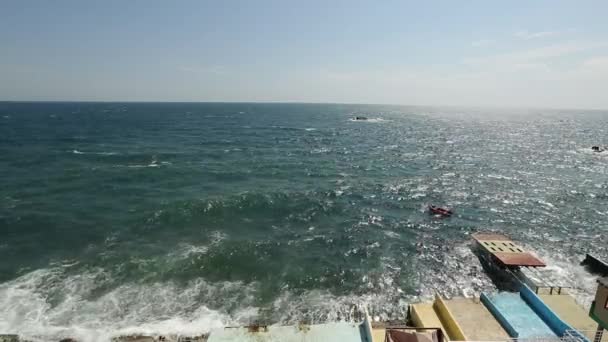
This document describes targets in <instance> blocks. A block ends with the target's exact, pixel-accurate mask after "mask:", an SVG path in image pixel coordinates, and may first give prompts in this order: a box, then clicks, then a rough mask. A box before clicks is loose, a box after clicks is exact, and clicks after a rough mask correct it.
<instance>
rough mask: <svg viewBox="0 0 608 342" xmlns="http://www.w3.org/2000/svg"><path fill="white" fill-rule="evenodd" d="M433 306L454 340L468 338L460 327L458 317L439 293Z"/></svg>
mask: <svg viewBox="0 0 608 342" xmlns="http://www.w3.org/2000/svg"><path fill="white" fill-rule="evenodd" d="M433 308H434V309H435V312H437V316H439V319H440V320H441V323H443V326H444V328H445V329H446V330H447V331H446V332H447V333H448V335H450V337H451V338H452V339H453V340H455V341H466V340H467V338H466V337H465V336H464V333H463V332H462V328H461V327H460V325H459V324H458V322H456V319H454V315H452V312H450V309H448V306H447V305H446V304H445V302H444V301H443V299H441V297H439V296H438V295H437V296H435V303H433Z"/></svg>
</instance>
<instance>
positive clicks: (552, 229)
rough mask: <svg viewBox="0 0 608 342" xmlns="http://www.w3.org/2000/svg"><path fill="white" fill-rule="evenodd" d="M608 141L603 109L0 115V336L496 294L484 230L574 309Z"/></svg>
mask: <svg viewBox="0 0 608 342" xmlns="http://www.w3.org/2000/svg"><path fill="white" fill-rule="evenodd" d="M356 115H359V116H366V117H368V118H370V120H368V121H353V120H352V118H353V117H354V116H356ZM607 137H608V112H600V111H549V110H526V111H524V110H492V109H454V108H452V109H450V108H430V107H428V108H427V107H398V106H364V105H325V104H220V103H216V104H198V103H0V233H1V235H2V238H1V240H0V331H3V332H17V333H24V334H26V335H29V336H49V335H53V336H55V335H57V336H59V335H70V334H71V335H77V336H84V337H82V338H85V339H90V338H91V336H106V335H107V334H111V333H114V332H117V331H122V332H125V331H126V332H128V331H161V330H162V331H167V330H170V331H180V332H188V331H192V332H199V331H206V330H208V329H210V328H212V327H215V326H220V325H234V324H247V323H251V322H253V321H262V322H270V323H276V322H279V323H291V322H297V321H307V322H324V321H336V320H348V319H351V318H352V314H353V312H355V308H356V307H360V306H362V305H367V306H368V307H369V308H370V311H371V312H372V315H373V316H375V317H376V318H377V319H397V318H401V317H403V315H404V313H405V311H406V304H407V303H409V302H412V301H418V300H420V299H421V298H427V297H429V296H430V295H431V294H432V293H433V291H434V290H438V291H440V292H441V293H444V294H446V295H448V296H449V295H462V294H465V295H473V294H475V293H478V292H480V291H482V290H483V291H492V289H493V285H492V284H491V282H490V281H489V279H488V278H487V276H485V275H484V274H483V272H482V271H481V267H480V266H479V262H478V261H477V259H476V257H475V256H474V255H473V254H472V252H471V251H470V247H469V240H470V239H469V234H470V233H471V232H475V231H478V230H494V231H503V232H506V233H507V234H509V235H511V236H512V237H514V238H515V239H517V240H518V241H520V242H521V243H523V244H524V245H525V246H526V247H528V248H530V249H533V250H534V251H536V252H537V253H538V254H539V255H540V256H541V257H543V258H545V259H546V261H547V263H549V264H550V265H551V267H550V270H549V271H551V272H550V273H551V277H554V279H555V280H556V281H559V282H560V284H567V285H570V286H573V287H574V292H575V294H577V296H578V298H580V299H581V301H583V302H584V301H585V300H586V298H587V297H588V295H589V294H590V293H591V292H592V291H593V287H594V286H595V283H593V281H592V280H590V279H592V278H590V277H589V275H588V274H586V273H585V272H584V270H583V269H582V268H581V267H580V266H578V262H579V259H580V258H582V256H583V254H584V253H586V252H589V251H592V252H594V253H596V254H598V255H600V256H603V257H606V256H608V248H607V243H606V242H607V241H608V240H607V239H606V235H605V234H606V229H607V227H608V226H607V224H606V218H607V217H608V152H604V153H593V152H591V150H590V146H591V145H595V144H599V145H608V138H607ZM429 203H433V204H438V205H446V206H450V207H452V208H454V210H455V215H454V217H452V218H449V219H444V220H441V219H436V218H433V217H431V216H429V215H428V214H427V213H426V212H425V207H426V206H427V205H428V204H429Z"/></svg>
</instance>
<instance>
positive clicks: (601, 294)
mask: <svg viewBox="0 0 608 342" xmlns="http://www.w3.org/2000/svg"><path fill="white" fill-rule="evenodd" d="M597 283H598V285H597V291H596V293H595V300H594V301H593V303H592V304H591V310H589V316H590V317H591V318H593V320H594V321H596V322H597V331H596V333H595V339H594V340H595V341H600V340H601V339H602V335H603V333H604V330H608V278H600V279H598V281H597Z"/></svg>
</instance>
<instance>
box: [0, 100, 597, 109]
mask: <svg viewBox="0 0 608 342" xmlns="http://www.w3.org/2000/svg"><path fill="white" fill-rule="evenodd" d="M0 103H159V104H160V103H192V104H194V103H199V104H307V105H313V104H314V105H359V106H391V107H435V108H463V109H464V108H466V109H514V110H572V111H574V110H588V111H608V108H574V107H542V106H521V105H451V104H441V105H428V104H423V105H420V104H396V103H358V102H303V101H196V100H187V101H178V100H0Z"/></svg>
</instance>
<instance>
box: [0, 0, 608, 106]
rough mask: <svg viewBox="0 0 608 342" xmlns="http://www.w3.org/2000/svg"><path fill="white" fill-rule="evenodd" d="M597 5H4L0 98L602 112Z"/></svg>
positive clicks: (607, 44)
mask: <svg viewBox="0 0 608 342" xmlns="http://www.w3.org/2000/svg"><path fill="white" fill-rule="evenodd" d="M607 12H608V3H606V2H602V1H583V2H568V1H535V2H529V1H511V2H506V3H497V2H486V1H468V2H452V1H432V2H418V1H386V2H382V3H377V2H372V1H356V2H353V1H333V2H330V3H325V2H323V1H309V2H305V3H299V2H283V1H257V2H248V1H226V2H211V1H180V2H177V3H172V2H163V1H130V2H122V1H104V2H89V1H67V0H61V1H53V2H45V1H4V2H2V3H0V50H1V53H0V78H1V79H2V80H3V82H0V100H28V101H48V100H50V101H62V100H71V101H239V102H249V101H255V102H265V101H273V102H275V101H279V102H283V101H285V102H290V101H296V102H340V103H390V104H405V105H440V106H441V105H456V106H520V107H551V108H608V97H606V96H604V92H603V89H604V87H603V86H604V85H605V84H606V83H607V81H608V37H607V35H606V33H607V30H608V28H607V27H606V24H605V20H603V18H602V16H603V14H604V13H607Z"/></svg>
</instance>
